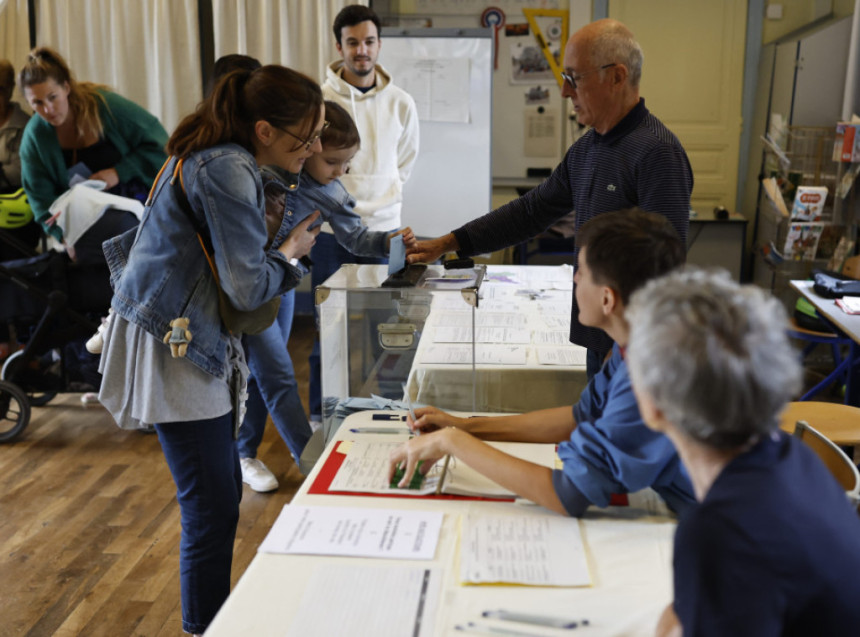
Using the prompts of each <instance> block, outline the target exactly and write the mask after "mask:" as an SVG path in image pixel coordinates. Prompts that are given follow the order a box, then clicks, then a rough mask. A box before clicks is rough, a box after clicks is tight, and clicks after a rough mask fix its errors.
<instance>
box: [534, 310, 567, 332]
mask: <svg viewBox="0 0 860 637" xmlns="http://www.w3.org/2000/svg"><path fill="white" fill-rule="evenodd" d="M541 319H543V322H544V323H546V326H547V327H548V328H549V329H551V330H568V331H569V330H570V314H569V313H568V314H546V315H544V316H541Z"/></svg>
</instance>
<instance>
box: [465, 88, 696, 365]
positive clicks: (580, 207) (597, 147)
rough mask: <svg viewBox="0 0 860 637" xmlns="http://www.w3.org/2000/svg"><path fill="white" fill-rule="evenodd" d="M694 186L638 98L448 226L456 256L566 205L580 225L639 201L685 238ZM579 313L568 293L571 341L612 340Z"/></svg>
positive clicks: (517, 238) (685, 164) (516, 236)
mask: <svg viewBox="0 0 860 637" xmlns="http://www.w3.org/2000/svg"><path fill="white" fill-rule="evenodd" d="M692 191H693V171H692V170H691V168H690V162H689V160H688V159H687V154H686V152H684V148H683V147H682V146H681V143H680V142H679V141H678V138H677V137H675V135H674V134H672V132H671V131H670V130H669V129H668V128H666V127H665V126H664V125H663V124H662V123H661V122H660V120H658V119H657V118H656V117H654V116H653V115H652V114H651V113H650V112H649V111H648V109H647V108H645V100H643V99H640V100H639V103H638V104H637V105H636V106H634V107H633V109H632V110H631V111H630V112H629V113H628V114H627V115H625V116H624V118H623V119H622V120H621V121H620V122H619V123H618V124H617V125H616V126H615V127H614V128H613V129H612V130H610V131H609V132H608V133H606V134H605V135H600V134H599V133H597V132H596V131H595V130H594V129H592V130H590V131H588V132H587V133H586V134H585V135H583V136H582V137H581V138H580V139H579V140H577V142H576V143H575V144H574V145H573V146H571V147H570V148H569V149H568V151H567V154H566V155H565V157H564V159H563V160H562V162H561V163H560V164H559V165H558V166H557V167H556V169H555V170H554V171H553V173H552V175H550V176H549V177H548V178H547V180H546V181H545V182H543V183H542V184H541V185H540V186H538V187H536V188H534V189H533V190H531V191H529V192H528V193H526V194H525V195H523V196H522V197H520V198H519V199H515V200H514V201H511V202H510V203H507V204H505V205H504V206H501V207H500V208H497V209H495V210H493V211H492V212H489V213H487V214H486V215H484V216H482V217H479V218H477V219H475V220H473V221H470V222H469V223H467V224H465V225H464V226H462V227H460V228H458V229H457V230H454V236H455V237H456V238H457V242H458V243H459V245H460V250H459V253H460V254H461V256H469V255H473V254H479V253H482V252H492V251H493V250H500V249H502V248H505V247H507V246H510V245H514V244H517V243H520V242H522V241H525V240H527V239H529V238H531V237H534V236H535V235H537V234H540V233H541V232H543V231H544V230H546V229H547V228H548V227H549V226H551V225H552V224H553V223H555V221H557V220H558V219H559V218H561V217H563V216H564V215H566V214H568V213H569V212H570V211H571V210H575V211H576V229H577V230H578V229H579V228H580V227H581V226H582V224H584V223H585V222H586V221H588V220H589V219H591V218H593V217H595V216H596V215H598V214H600V213H603V212H611V211H613V210H620V209H623V208H632V207H634V206H638V207H639V208H641V209H643V210H646V211H649V212H656V213H659V214H662V215H665V216H666V217H667V218H668V219H669V221H670V222H671V224H672V225H673V226H674V227H675V229H676V230H677V231H678V234H679V235H680V236H681V241H682V242H684V244H685V245H686V241H687V230H688V229H689V226H690V194H691V193H692ZM574 263H576V261H575V255H574ZM578 315H579V309H578V307H577V305H576V295H575V294H574V297H573V308H572V313H571V318H570V340H571V342H573V343H576V344H577V345H583V346H585V347H587V348H589V349H595V350H599V351H608V350H609V349H610V347H611V346H612V340H611V339H610V338H609V337H608V336H607V335H606V333H605V332H603V330H599V329H595V328H589V327H584V326H582V325H580V323H579V321H578V318H577V317H578Z"/></svg>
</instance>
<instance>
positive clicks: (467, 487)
mask: <svg viewBox="0 0 860 637" xmlns="http://www.w3.org/2000/svg"><path fill="white" fill-rule="evenodd" d="M400 444H401V443H400V442H387V441H370V440H356V441H354V442H353V443H352V444H351V445H349V448H348V451H347V454H346V459H345V460H344V461H343V464H342V465H341V467H340V469H338V472H337V475H336V476H335V477H334V480H332V483H331V486H329V491H354V492H360V493H397V494H400V495H408V496H422V495H429V494H432V493H435V492H436V490H437V487H438V485H439V480H444V484H443V486H442V489H441V492H442V493H445V494H449V495H469V496H480V497H487V498H512V497H514V496H515V495H516V494H515V493H514V492H512V491H509V490H508V489H505V488H504V487H502V486H500V485H498V484H496V483H495V482H493V481H492V480H490V479H489V478H487V477H485V476H484V475H482V474H480V473H479V472H477V471H475V470H474V469H472V468H471V467H469V466H468V465H467V464H466V463H464V462H460V461H458V460H457V459H456V458H452V459H451V460H450V461H449V463H448V468H447V470H446V471H445V475H444V476H442V470H443V467H444V460H439V461H438V462H437V463H436V464H435V465H434V466H433V467H432V468H431V469H430V471H429V472H428V473H427V478H426V479H425V481H424V484H422V486H421V488H419V489H398V488H392V487H391V486H390V485H389V482H388V470H389V467H390V460H389V458H390V456H391V451H392V450H393V449H395V448H396V447H397V446H398V445H400ZM487 444H488V445H490V446H492V447H495V448H496V449H499V450H500V451H504V452H505V453H507V454H509V455H512V456H515V457H517V458H522V459H523V460H528V461H529V462H534V463H535V464H539V465H542V466H545V467H553V466H554V465H555V448H554V446H553V445H549V444H531V443H526V442H488V443H487Z"/></svg>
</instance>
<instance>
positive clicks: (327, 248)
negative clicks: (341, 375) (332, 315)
mask: <svg viewBox="0 0 860 637" xmlns="http://www.w3.org/2000/svg"><path fill="white" fill-rule="evenodd" d="M311 261H313V262H314V265H313V267H312V268H311V291H313V290H316V289H317V286H318V285H322V284H323V283H324V282H325V280H326V279H328V278H329V277H330V276H331V275H332V274H334V273H335V272H337V271H338V269H340V266H342V265H343V264H345V263H362V264H366V265H368V264H369V265H380V264H385V263H388V259H386V258H384V257H359V256H356V255H354V254H353V253H352V252H350V251H349V250H347V249H346V248H343V247H341V245H340V244H339V243H338V242H337V239H335V238H334V235H333V234H330V233H327V232H321V233H320V234H319V235H318V236H317V240H316V243H315V244H314V247H313V248H311ZM317 321H319V317H317ZM308 363H309V364H310V378H309V380H308V385H309V388H308V389H309V394H310V396H309V403H310V405H309V406H310V410H311V417H312V418H316V419H319V418H320V415H321V414H322V379H321V374H320V340H319V334H317V337H316V339H314V348H313V350H312V351H311V355H310V357H309V358H308Z"/></svg>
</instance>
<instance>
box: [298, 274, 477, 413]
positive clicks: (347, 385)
mask: <svg viewBox="0 0 860 637" xmlns="http://www.w3.org/2000/svg"><path fill="white" fill-rule="evenodd" d="M485 272H486V266H481V265H479V266H476V267H474V268H469V269H465V270H448V271H446V270H444V269H443V268H442V267H441V266H428V267H427V269H426V270H425V271H424V272H423V274H422V275H421V277H420V278H419V279H418V282H417V283H416V284H415V285H414V286H409V287H383V282H385V281H386V279H387V278H388V267H387V266H385V265H357V264H347V265H344V266H342V267H341V268H340V269H339V270H338V271H337V272H335V273H334V274H333V275H332V276H331V277H330V278H329V279H327V280H326V281H325V282H324V283H323V284H322V285H320V286H318V287H317V289H316V290H315V292H314V298H315V301H316V306H317V311H318V316H319V330H320V359H321V360H320V364H321V376H322V397H323V417H324V419H328V417H330V415H331V414H332V411H333V409H334V407H335V406H336V405H337V402H338V401H340V400H342V399H344V398H347V397H365V398H370V397H372V396H381V397H383V398H389V399H392V400H403V399H404V398H405V397H404V387H405V386H406V383H407V381H408V379H409V376H410V373H411V372H412V369H413V365H414V363H415V355H416V352H417V350H418V347H419V344H420V342H421V339H422V336H423V334H424V332H425V327H426V324H427V321H428V319H429V318H430V316H431V314H432V313H434V312H446V313H448V312H450V313H452V314H456V316H457V317H458V321H459V322H458V330H459V331H458V333H457V335H456V336H457V338H458V341H459V342H458V343H456V347H455V348H454V349H453V350H452V351H453V355H455V356H459V357H460V360H459V363H460V366H461V367H464V368H465V369H466V370H467V378H466V379H465V381H464V379H463V378H462V377H460V376H458V379H457V381H456V382H457V383H458V386H457V387H456V388H455V390H456V392H457V394H458V395H466V396H467V397H469V402H470V405H471V402H472V401H471V397H472V395H473V386H474V383H473V382H472V380H471V378H470V375H471V371H468V370H472V371H473V370H474V361H475V355H474V347H475V345H474V343H475V341H474V329H475V319H474V312H475V308H476V306H477V304H478V292H479V289H480V286H481V282H482V281H483V277H484V275H485ZM449 353H450V352H449Z"/></svg>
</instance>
